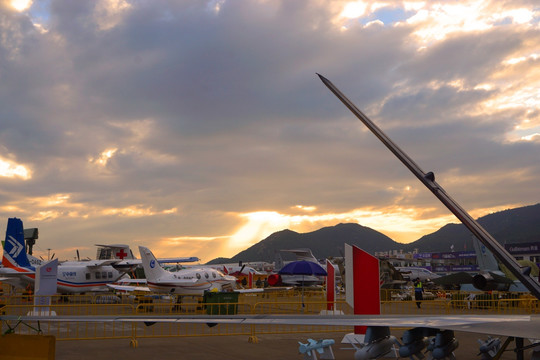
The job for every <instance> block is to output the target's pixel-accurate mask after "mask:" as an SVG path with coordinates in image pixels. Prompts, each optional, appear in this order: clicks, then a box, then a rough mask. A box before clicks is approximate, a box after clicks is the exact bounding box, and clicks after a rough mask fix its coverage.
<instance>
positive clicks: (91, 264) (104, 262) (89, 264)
mask: <svg viewBox="0 0 540 360" xmlns="http://www.w3.org/2000/svg"><path fill="white" fill-rule="evenodd" d="M117 262H118V260H89V261H85V262H84V265H86V267H87V268H90V269H95V268H99V267H102V266H107V265H114V264H116V263H117Z"/></svg>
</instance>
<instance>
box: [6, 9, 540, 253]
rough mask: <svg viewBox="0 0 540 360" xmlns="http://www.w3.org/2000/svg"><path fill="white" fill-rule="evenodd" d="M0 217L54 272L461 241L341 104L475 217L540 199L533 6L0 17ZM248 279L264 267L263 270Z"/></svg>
mask: <svg viewBox="0 0 540 360" xmlns="http://www.w3.org/2000/svg"><path fill="white" fill-rule="evenodd" d="M0 10H1V11H0V34H2V35H1V36H0V124H1V126H0V185H1V187H0V200H1V202H0V214H1V215H2V218H3V219H4V220H3V224H0V227H2V228H5V221H6V220H7V218H8V217H13V216H17V217H20V218H22V219H23V221H24V223H25V226H26V227H38V228H39V230H40V239H39V240H38V241H37V246H36V252H37V253H41V255H46V254H47V251H46V249H48V248H51V249H54V251H55V252H56V253H57V254H58V255H59V256H60V257H61V258H72V257H73V256H74V254H75V249H79V250H80V252H81V254H82V255H84V256H91V257H92V256H94V251H95V249H94V247H93V245H94V244H96V243H127V244H129V245H131V246H132V248H136V246H137V245H139V244H140V245H145V246H148V247H149V248H151V249H152V250H154V251H155V253H156V254H157V255H172V254H175V255H178V256H180V255H185V256H188V255H193V256H199V257H201V258H202V259H203V260H204V261H207V260H210V259H212V258H214V257H217V256H232V255H234V254H235V253H236V252H238V251H240V250H243V249H245V248H246V247H248V246H250V245H251V244H253V243H256V242H258V241H260V240H261V239H263V238H265V237H266V236H268V235H270V234H271V233H272V232H274V231H278V230H282V229H284V228H290V229H292V230H295V231H300V232H303V231H312V230H315V229H318V228H320V227H322V226H328V225H335V224H337V223H340V222H358V223H360V224H362V225H365V226H369V227H372V228H374V229H376V230H378V231H381V232H383V233H385V234H387V235H389V236H391V237H392V238H394V239H395V240H397V241H402V242H408V241H413V240H416V239H418V238H419V237H421V236H422V235H424V234H426V233H430V232H432V231H435V230H437V229H438V228H439V227H440V226H442V225H444V224H446V223H447V222H452V221H453V222H457V220H456V219H455V218H454V217H453V216H452V215H450V214H449V212H448V210H446V209H445V208H444V207H443V206H442V205H440V204H439V202H438V201H437V200H436V199H435V198H434V197H433V196H432V195H431V193H429V191H427V190H426V189H425V188H423V185H421V184H420V183H419V182H418V181H417V180H416V179H415V178H414V176H412V175H411V174H410V173H409V172H408V170H407V169H406V168H405V167H404V166H403V165H401V164H400V163H399V161H398V160H396V159H395V158H394V157H393V155H392V154H391V153H390V152H388V151H387V150H386V149H385V148H384V147H383V146H382V145H381V144H380V143H379V142H378V140H377V139H376V138H375V137H374V136H373V135H372V134H371V133H369V132H367V131H366V129H365V128H364V127H363V125H362V124H361V123H360V122H358V121H357V120H356V119H355V118H354V117H353V115H352V114H350V113H349V112H348V110H347V109H346V108H345V107H343V105H342V104H341V103H339V101H338V100H337V99H336V98H335V97H334V96H333V95H332V94H331V93H330V92H329V91H328V89H326V87H324V85H323V84H322V83H321V82H320V80H319V79H318V77H317V76H316V73H321V74H323V75H325V76H326V77H328V78H329V79H330V80H331V81H332V82H333V83H334V84H336V85H337V86H338V87H339V88H340V89H341V90H342V91H343V92H344V93H345V94H347V96H348V97H349V98H350V99H351V100H352V101H353V102H355V103H356V104H357V106H358V107H360V108H361V109H362V110H363V111H364V112H365V113H366V114H367V115H368V116H370V117H371V118H372V119H373V120H374V121H376V122H377V124H378V125H379V126H380V127H381V128H382V129H383V130H384V131H385V132H387V134H388V135H389V136H390V137H391V138H392V139H393V140H394V141H395V142H396V143H397V144H398V145H399V146H400V147H402V149H404V150H405V151H406V152H407V153H409V155H410V156H411V157H412V158H413V159H415V161H416V162H417V163H418V164H419V165H420V166H421V167H422V168H423V169H424V170H425V171H434V172H435V174H436V177H437V181H438V182H439V183H440V184H441V185H442V186H444V187H445V188H446V190H447V191H448V192H449V193H450V194H451V195H452V196H453V197H454V198H455V199H456V200H457V201H458V202H460V203H461V204H462V205H463V206H464V207H465V208H466V209H467V210H469V211H470V212H471V214H472V215H473V216H475V217H477V216H482V215H485V214H487V213H489V212H492V211H499V210H503V209H506V208H512V207H517V206H524V205H530V204H534V203H537V202H538V201H539V199H540V188H539V187H538V185H537V184H538V179H539V177H540V162H539V161H538V158H539V155H540V135H539V134H540V95H539V94H540V93H539V92H538V88H540V71H539V70H538V69H540V67H539V64H540V40H539V39H540V36H539V35H540V21H539V20H540V10H539V9H538V7H537V6H536V5H535V3H534V2H533V1H508V2H504V1H443V2H435V1H428V2H424V1H422V2H420V1H403V2H400V1H393V2H376V1H338V0H335V1H322V0H321V1H285V0H284V1H263V0H261V1H251V0H250V1H243V0H239V1H230V0H211V1H199V0H192V1H188V0H186V1H166V0H163V1H161V0H157V1H145V0H142V1H129V0H99V1H70V0H51V1H45V2H37V1H35V2H32V1H7V0H3V1H0ZM246 260H247V259H246Z"/></svg>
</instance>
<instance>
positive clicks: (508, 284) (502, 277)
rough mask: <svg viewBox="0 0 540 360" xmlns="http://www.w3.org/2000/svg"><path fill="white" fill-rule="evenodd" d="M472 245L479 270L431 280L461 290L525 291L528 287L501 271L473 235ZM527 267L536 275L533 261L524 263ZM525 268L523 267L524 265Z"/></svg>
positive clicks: (490, 254)
mask: <svg viewBox="0 0 540 360" xmlns="http://www.w3.org/2000/svg"><path fill="white" fill-rule="evenodd" d="M473 246H474V250H475V252H476V259H477V262H478V267H479V269H480V271H479V272H478V273H477V274H474V275H471V274H469V273H467V272H458V273H455V274H450V275H446V276H442V277H439V278H438V279H435V280H433V282H434V283H435V284H437V285H444V286H456V285H458V286H460V288H461V290H475V289H476V290H482V291H491V290H497V291H518V292H527V291H528V289H527V288H526V287H525V286H524V285H523V284H522V283H521V281H518V280H515V277H513V276H512V273H510V272H509V271H508V270H506V269H505V270H506V271H503V269H502V268H501V265H500V264H499V262H498V261H497V259H495V256H494V255H493V253H492V252H491V251H489V249H487V248H486V247H485V246H484V245H483V244H481V243H480V242H479V241H478V239H476V238H475V237H473ZM525 266H528V267H529V270H528V271H530V273H531V275H532V276H536V277H538V266H537V265H536V264H534V263H530V264H525ZM524 268H525V267H524Z"/></svg>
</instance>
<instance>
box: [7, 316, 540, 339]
mask: <svg viewBox="0 0 540 360" xmlns="http://www.w3.org/2000/svg"><path fill="white" fill-rule="evenodd" d="M0 320H2V321H26V322H31V321H40V322H82V321H84V322H144V323H201V324H243V325H312V326H351V327H352V326H389V327H393V328H416V327H427V328H433V329H443V330H454V331H464V332H471V333H483V334H489V335H497V336H513V337H521V338H528V339H540V316H534V315H454V316H451V315H442V316H441V315H439V316H418V315H218V316H213V315H161V316H159V315H158V316H146V315H126V316H17V315H0Z"/></svg>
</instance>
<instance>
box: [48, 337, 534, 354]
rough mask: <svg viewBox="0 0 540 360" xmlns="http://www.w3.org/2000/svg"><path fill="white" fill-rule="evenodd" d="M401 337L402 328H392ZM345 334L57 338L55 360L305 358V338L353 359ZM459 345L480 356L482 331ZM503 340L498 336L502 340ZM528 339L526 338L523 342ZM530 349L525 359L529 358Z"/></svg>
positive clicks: (463, 352)
mask: <svg viewBox="0 0 540 360" xmlns="http://www.w3.org/2000/svg"><path fill="white" fill-rule="evenodd" d="M392 334H393V335H394V336H396V337H398V340H400V338H399V337H400V336H401V331H398V330H396V331H392ZM343 335H344V334H341V333H308V334H280V335H262V336H259V337H258V343H250V342H248V337H247V336H245V335H242V336H207V337H174V338H141V339H138V347H137V348H132V347H130V341H129V339H115V340H63V341H56V359H57V360H71V359H80V360H96V359H100V360H106V359H111V360H113V359H114V360H118V359H119V358H120V359H125V360H139V359H140V360H142V359H144V360H148V359H191V360H199V359H200V360H203V359H204V360H209V359H231V360H233V359H234V360H237V359H299V360H301V359H304V355H302V354H300V353H299V352H298V347H299V344H298V342H299V341H300V342H303V343H306V342H307V339H309V338H312V339H315V340H320V339H334V340H335V344H334V345H333V346H332V350H333V353H334V356H335V359H338V360H340V359H351V360H352V359H354V350H352V347H351V345H350V344H341V340H342V338H343ZM456 338H457V339H458V341H459V344H460V345H459V347H458V349H457V350H456V351H455V355H456V358H457V359H479V358H480V357H479V356H477V354H478V347H479V344H478V342H477V339H483V340H485V339H487V336H486V335H484V334H473V333H465V332H456ZM504 340H505V339H503V338H501V341H503V342H504ZM528 344H529V342H528V341H527V340H526V341H525V345H528ZM514 347H515V343H514V342H512V343H511V344H510V346H509V347H508V349H509V350H510V351H506V352H505V353H504V354H503V356H502V357H501V359H504V360H511V359H516V353H515V352H513V351H512V350H513V349H514ZM530 353H531V352H530V350H529V351H527V352H526V353H525V354H526V355H525V359H530Z"/></svg>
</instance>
